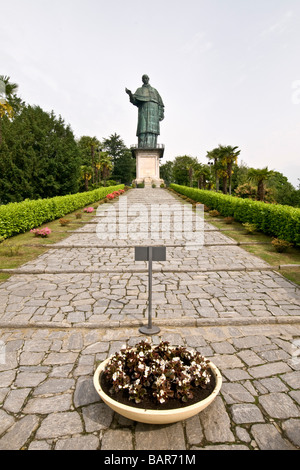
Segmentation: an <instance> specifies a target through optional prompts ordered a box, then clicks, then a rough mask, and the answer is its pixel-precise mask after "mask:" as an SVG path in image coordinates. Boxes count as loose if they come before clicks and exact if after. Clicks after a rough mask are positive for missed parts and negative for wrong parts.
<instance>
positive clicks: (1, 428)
mask: <svg viewBox="0 0 300 470" xmlns="http://www.w3.org/2000/svg"><path fill="white" fill-rule="evenodd" d="M124 197H126V201H127V204H128V208H130V207H133V205H134V204H135V203H137V202H140V203H143V205H144V208H145V209H148V210H150V207H151V204H154V203H156V204H158V203H160V204H167V205H170V207H173V204H175V205H176V207H177V209H178V206H179V208H182V207H183V203H182V201H181V200H179V198H176V197H174V196H173V195H171V194H170V193H169V192H168V191H166V190H163V189H158V188H155V189H136V190H130V191H129V192H128V193H125V195H123V196H121V197H120V201H121V200H122V198H124ZM123 201H124V199H123ZM107 207H109V214H110V215H111V216H114V215H116V214H117V215H122V216H124V213H122V211H120V213H119V214H118V211H119V209H120V206H119V201H114V202H112V203H109V204H108V205H102V206H100V207H99V209H98V211H97V216H95V219H93V220H92V221H91V222H90V223H88V224H86V225H84V226H82V227H80V228H79V229H78V230H76V231H75V232H74V233H72V234H70V236H69V237H68V238H67V239H66V240H64V241H63V242H60V243H58V244H56V245H55V247H53V248H51V249H49V250H48V251H47V252H46V253H45V254H43V255H42V256H40V257H38V258H37V259H36V260H34V261H33V262H30V263H27V264H25V265H23V266H22V267H21V268H20V269H18V270H15V273H14V274H13V275H12V276H11V277H10V278H9V279H8V280H7V281H6V282H4V283H2V284H1V285H0V327H1V330H0V449H1V450H4V449H30V450H31V449H55V450H58V449H101V450H146V449H149V450H197V449H245V450H247V449H250V450H252V449H262V450H264V449H284V450H292V449H293V450H297V449H299V448H300V406H299V405H300V291H299V289H298V288H297V287H296V286H295V285H294V284H293V283H291V282H289V281H288V280H286V279H284V278H283V277H282V276H281V275H280V274H279V273H277V272H274V271H273V270H272V269H271V267H270V266H269V265H268V264H267V263H265V262H263V261H262V260H260V259H258V258H256V257H255V256H253V255H251V254H249V253H247V252H245V251H244V250H243V249H242V248H241V247H239V246H237V245H236V243H235V242H234V240H232V239H230V238H228V237H226V236H225V235H224V233H221V232H219V231H218V230H216V229H215V228H214V227H212V226H211V225H210V224H207V223H206V222H205V223H204V245H203V246H201V244H198V245H197V243H195V244H194V246H189V247H187V246H186V243H185V240H184V239H178V238H176V237H175V236H174V226H172V225H171V230H170V232H168V227H166V230H165V232H164V233H165V238H163V239H162V240H158V239H155V237H153V236H152V235H153V233H154V232H151V233H150V234H149V230H147V227H148V228H149V225H148V226H147V222H149V220H147V218H144V219H143V218H141V219H140V220H141V227H142V230H141V233H140V238H139V240H137V241H136V240H132V239H128V238H130V237H127V239H125V238H124V237H123V234H124V230H125V228H128V227H129V228H130V227H131V228H132V226H130V224H131V222H132V220H134V217H135V216H134V214H131V215H130V211H129V212H128V214H129V215H128V218H127V220H126V221H125V222H124V220H123V219H122V220H121V222H120V223H121V224H126V227H125V225H124V226H122V227H121V225H120V227H121V228H122V229H121V230H120V232H119V233H118V234H117V235H116V236H115V237H114V238H113V239H99V237H98V236H97V230H98V229H97V227H99V226H98V222H99V221H101V222H103V220H104V218H103V214H104V213H106V211H107ZM174 207H175V206H174ZM146 212H147V211H146ZM112 220H113V219H112ZM153 220H154V219H151V223H154V222H153ZM155 220H159V219H155ZM125 231H126V230H125ZM128 233H129V232H128ZM129 235H130V233H129ZM136 236H137V238H138V235H137V234H136ZM149 244H151V245H165V246H166V247H167V261H166V262H163V263H161V262H154V263H153V322H154V324H156V325H158V326H159V327H160V328H161V332H160V333H159V334H158V335H156V336H153V337H152V338H151V340H152V341H153V342H154V343H158V342H159V341H160V339H163V340H168V341H170V343H171V344H173V345H175V344H183V345H186V346H188V347H191V348H196V349H197V350H199V351H201V353H202V354H203V355H205V356H206V357H208V358H211V359H212V360H213V362H214V363H215V364H216V365H217V366H218V367H219V369H220V371H221V373H222V376H223V385H222V389H221V393H220V394H219V396H218V397H217V399H216V400H215V401H214V402H213V404H212V405H211V406H209V407H208V408H207V409H206V410H204V411H203V412H201V413H200V414H199V415H197V416H195V417H193V418H190V419H189V420H186V421H184V422H179V423H176V424H172V425H167V426H151V425H145V424H141V423H136V422H132V421H130V420H128V419H125V418H123V417H121V416H119V415H118V414H116V413H113V412H112V411H111V410H110V409H109V408H108V407H107V406H106V405H105V404H104V403H102V402H101V400H100V399H99V397H98V395H97V394H96V392H95V390H94V387H93V383H92V377H93V372H94V370H95V362H96V361H101V360H104V359H105V358H107V357H108V356H109V355H111V354H112V353H113V352H115V351H117V350H118V349H120V347H122V346H123V345H124V344H129V345H133V344H135V343H136V342H138V341H139V340H140V339H141V338H142V337H143V336H142V335H141V333H139V329H138V328H139V326H140V325H141V324H145V323H146V322H147V296H148V294H147V282H148V274H147V265H146V263H145V262H135V261H134V246H136V245H146V246H147V245H149ZM145 436H147V438H146V439H145Z"/></svg>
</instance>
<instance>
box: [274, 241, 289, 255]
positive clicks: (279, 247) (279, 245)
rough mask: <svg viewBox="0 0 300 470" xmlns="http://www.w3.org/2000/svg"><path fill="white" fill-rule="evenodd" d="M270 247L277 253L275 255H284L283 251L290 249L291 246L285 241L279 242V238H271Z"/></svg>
mask: <svg viewBox="0 0 300 470" xmlns="http://www.w3.org/2000/svg"><path fill="white" fill-rule="evenodd" d="M271 243H272V245H273V247H274V248H275V250H276V251H277V253H284V252H285V251H287V250H288V248H291V247H292V246H293V245H292V244H291V243H289V242H287V241H286V240H280V239H279V238H273V240H272V242H271Z"/></svg>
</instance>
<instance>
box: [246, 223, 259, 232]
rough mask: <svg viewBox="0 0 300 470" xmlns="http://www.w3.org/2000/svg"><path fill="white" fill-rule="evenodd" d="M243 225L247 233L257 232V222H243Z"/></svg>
mask: <svg viewBox="0 0 300 470" xmlns="http://www.w3.org/2000/svg"><path fill="white" fill-rule="evenodd" d="M243 227H244V228H245V230H246V232H247V233H250V234H251V233H254V232H256V230H257V227H256V225H255V224H249V222H246V223H245V224H243Z"/></svg>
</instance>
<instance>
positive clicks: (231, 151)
mask: <svg viewBox="0 0 300 470" xmlns="http://www.w3.org/2000/svg"><path fill="white" fill-rule="evenodd" d="M219 148H220V159H221V163H222V166H224V167H225V171H224V172H223V193H224V194H227V181H228V182H229V194H230V195H231V177H232V167H233V164H234V163H236V162H237V158H238V156H239V154H240V153H241V151H240V150H237V149H238V147H231V146H230V145H227V146H226V147H223V146H221V145H220V146H219Z"/></svg>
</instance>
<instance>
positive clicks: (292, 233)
mask: <svg viewBox="0 0 300 470" xmlns="http://www.w3.org/2000/svg"><path fill="white" fill-rule="evenodd" d="M170 188H171V189H174V190H175V191H176V192H178V193H180V194H183V195H185V196H187V197H189V198H190V199H193V200H194V201H197V202H200V203H202V204H205V205H206V206H208V207H209V208H210V209H216V210H218V211H219V212H220V214H222V215H223V216H224V217H229V216H231V217H234V218H235V220H237V221H238V222H241V223H245V222H249V223H252V224H255V225H256V227H257V229H258V230H260V231H261V232H263V233H265V234H267V235H271V236H273V237H276V238H280V239H282V240H286V241H288V242H291V243H294V244H295V245H300V209H299V208H297V207H291V206H282V205H280V204H266V203H264V202H260V201H253V200H252V199H241V198H239V197H236V196H227V195H225V194H221V193H216V192H214V191H206V190H202V189H196V188H189V187H187V186H180V185H178V184H171V185H170Z"/></svg>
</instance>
